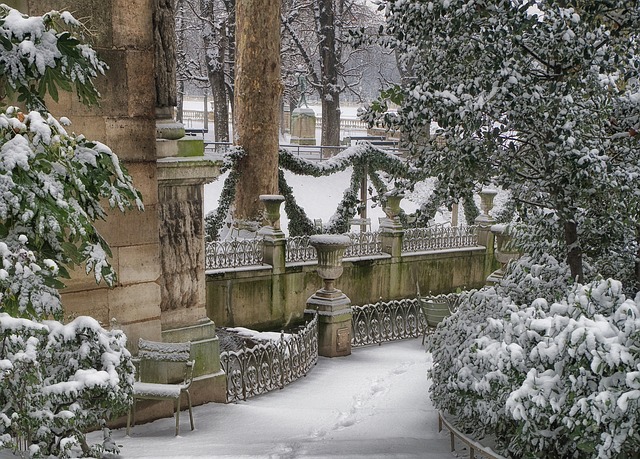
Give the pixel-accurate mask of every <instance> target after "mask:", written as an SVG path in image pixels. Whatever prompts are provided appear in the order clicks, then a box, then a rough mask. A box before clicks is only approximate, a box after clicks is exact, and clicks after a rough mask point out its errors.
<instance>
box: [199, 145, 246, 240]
mask: <svg viewBox="0 0 640 459" xmlns="http://www.w3.org/2000/svg"><path fill="white" fill-rule="evenodd" d="M244 154H245V152H244V150H243V149H242V148H240V147H229V148H228V149H227V151H226V152H225V154H224V159H223V164H222V167H221V168H220V173H221V174H224V173H225V172H227V171H229V175H228V176H227V179H226V180H225V181H224V185H223V187H222V193H221V194H220V200H219V201H218V208H217V209H216V210H212V211H211V212H209V213H208V214H207V215H206V216H205V217H204V231H205V239H206V241H207V242H211V241H217V240H218V238H219V237H220V229H221V228H222V225H223V223H224V222H225V221H226V220H227V217H228V215H229V214H230V211H231V205H232V204H233V200H234V199H235V197H236V183H238V179H239V178H240V174H239V173H238V169H237V167H236V164H237V162H238V160H240V158H242V157H243V156H244Z"/></svg>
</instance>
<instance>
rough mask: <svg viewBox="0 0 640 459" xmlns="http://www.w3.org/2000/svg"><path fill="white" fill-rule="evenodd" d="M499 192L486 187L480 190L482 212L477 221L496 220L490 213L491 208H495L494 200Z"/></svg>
mask: <svg viewBox="0 0 640 459" xmlns="http://www.w3.org/2000/svg"><path fill="white" fill-rule="evenodd" d="M497 194H498V191H497V190H494V189H490V188H484V189H483V190H482V191H481V192H480V211H481V212H482V213H481V214H480V215H478V217H477V218H476V222H478V221H479V220H480V221H482V222H493V221H495V220H494V218H493V217H492V216H490V215H489V212H490V211H491V209H493V200H494V198H495V197H496V195H497Z"/></svg>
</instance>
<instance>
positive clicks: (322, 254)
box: [309, 234, 351, 292]
mask: <svg viewBox="0 0 640 459" xmlns="http://www.w3.org/2000/svg"><path fill="white" fill-rule="evenodd" d="M309 244H311V245H312V246H313V248H315V249H316V252H317V254H318V276H320V277H321V278H322V280H324V284H325V287H324V291H325V292H336V291H337V290H336V288H335V287H334V283H335V281H336V279H338V278H339V277H340V276H341V275H342V271H343V268H342V257H343V256H344V250H345V249H346V248H347V247H349V246H350V245H351V239H350V238H349V236H344V235H340V234H316V235H313V236H311V237H310V238H309Z"/></svg>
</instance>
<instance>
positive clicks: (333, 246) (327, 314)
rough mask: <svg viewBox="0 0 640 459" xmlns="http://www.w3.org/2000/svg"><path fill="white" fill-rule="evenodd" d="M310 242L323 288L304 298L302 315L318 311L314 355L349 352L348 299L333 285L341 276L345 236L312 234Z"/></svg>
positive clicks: (349, 305)
mask: <svg viewBox="0 0 640 459" xmlns="http://www.w3.org/2000/svg"><path fill="white" fill-rule="evenodd" d="M309 242H310V244H311V245H312V246H313V247H314V248H315V249H316V252H317V253H318V275H319V276H320V277H321V278H322V280H323V281H324V287H323V288H321V289H320V290H318V291H317V292H316V293H314V294H313V295H312V296H311V297H309V299H308V300H307V308H306V309H305V313H306V314H311V313H316V314H318V354H320V355H322V356H324V357H342V356H346V355H349V354H351V327H352V320H353V315H352V311H351V300H350V299H349V297H347V295H345V294H344V293H342V292H341V291H340V290H338V289H337V288H335V286H334V284H335V281H336V279H338V278H339V277H340V276H341V275H342V270H343V268H342V256H343V255H344V249H346V248H347V247H348V246H349V245H351V239H350V238H349V236H343V235H314V236H311V238H310V241H309Z"/></svg>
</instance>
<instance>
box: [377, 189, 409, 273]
mask: <svg viewBox="0 0 640 459" xmlns="http://www.w3.org/2000/svg"><path fill="white" fill-rule="evenodd" d="M385 198H386V200H387V201H386V203H385V206H384V209H383V210H384V213H385V215H386V218H383V219H382V222H381V223H380V232H381V233H382V251H383V252H384V253H388V254H389V255H391V259H392V260H394V261H398V260H399V259H400V257H402V238H403V236H404V228H403V227H402V222H401V221H400V214H401V213H402V209H401V208H400V201H402V198H404V195H403V194H395V193H393V192H389V193H387V194H386V195H385Z"/></svg>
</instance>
